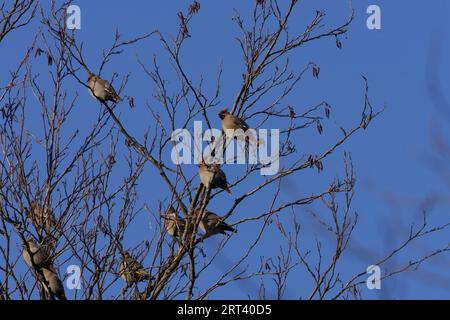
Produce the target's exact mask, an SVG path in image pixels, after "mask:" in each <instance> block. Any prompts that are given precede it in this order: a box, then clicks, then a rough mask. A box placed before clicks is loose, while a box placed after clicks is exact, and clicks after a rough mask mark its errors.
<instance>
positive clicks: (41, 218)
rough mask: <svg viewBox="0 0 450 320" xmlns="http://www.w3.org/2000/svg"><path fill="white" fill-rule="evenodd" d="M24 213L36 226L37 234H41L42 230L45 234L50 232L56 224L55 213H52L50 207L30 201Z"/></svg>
mask: <svg viewBox="0 0 450 320" xmlns="http://www.w3.org/2000/svg"><path fill="white" fill-rule="evenodd" d="M26 214H27V217H28V218H29V219H30V220H31V223H32V224H33V225H34V227H35V228H36V230H37V233H38V235H39V236H42V235H43V232H42V231H43V230H44V231H45V232H46V234H50V233H51V232H52V229H53V228H54V227H55V226H56V220H55V215H54V214H53V209H52V208H47V207H44V206H41V205H39V204H37V203H36V202H34V201H32V202H31V203H30V208H29V209H27V211H26Z"/></svg>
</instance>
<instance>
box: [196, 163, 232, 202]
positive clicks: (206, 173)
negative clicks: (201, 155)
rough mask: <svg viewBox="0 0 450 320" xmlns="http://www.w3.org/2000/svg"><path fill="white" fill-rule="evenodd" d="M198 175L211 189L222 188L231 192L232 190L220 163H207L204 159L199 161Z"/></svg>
mask: <svg viewBox="0 0 450 320" xmlns="http://www.w3.org/2000/svg"><path fill="white" fill-rule="evenodd" d="M198 166H199V169H198V175H199V176H200V181H201V182H202V184H203V185H204V186H205V187H206V188H208V187H210V189H211V190H212V189H216V188H220V189H222V190H225V191H226V192H228V193H229V194H231V190H230V188H229V187H228V182H227V177H226V175H225V173H224V172H223V171H222V169H220V165H218V164H206V163H205V161H204V160H202V161H201V162H200V163H199V165H198Z"/></svg>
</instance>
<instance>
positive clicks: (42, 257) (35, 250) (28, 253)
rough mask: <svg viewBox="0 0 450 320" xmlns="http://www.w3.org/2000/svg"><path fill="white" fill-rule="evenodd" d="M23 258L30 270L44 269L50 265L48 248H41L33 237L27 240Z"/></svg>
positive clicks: (24, 245)
mask: <svg viewBox="0 0 450 320" xmlns="http://www.w3.org/2000/svg"><path fill="white" fill-rule="evenodd" d="M22 257H23V260H25V263H26V264H27V265H28V267H30V268H33V267H35V268H42V267H44V266H45V265H46V264H49V263H50V252H49V250H48V248H47V247H46V246H42V247H39V246H38V245H37V244H36V242H34V240H33V238H31V237H30V238H27V239H26V243H24V244H23V249H22ZM32 261H33V262H34V265H33V263H32Z"/></svg>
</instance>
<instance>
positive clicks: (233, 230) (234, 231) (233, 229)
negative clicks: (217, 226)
mask: <svg viewBox="0 0 450 320" xmlns="http://www.w3.org/2000/svg"><path fill="white" fill-rule="evenodd" d="M225 231H230V232H233V233H237V230H236V229H235V228H233V227H231V226H229V225H227V224H225V225H224V226H223V234H226V233H225Z"/></svg>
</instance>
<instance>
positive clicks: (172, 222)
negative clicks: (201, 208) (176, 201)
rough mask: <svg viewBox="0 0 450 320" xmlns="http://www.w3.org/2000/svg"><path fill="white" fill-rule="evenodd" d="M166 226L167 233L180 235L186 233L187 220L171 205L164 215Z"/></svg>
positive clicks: (175, 235)
mask: <svg viewBox="0 0 450 320" xmlns="http://www.w3.org/2000/svg"><path fill="white" fill-rule="evenodd" d="M164 226H165V227H166V230H167V233H168V234H170V235H171V236H172V237H180V236H182V235H183V233H184V228H185V227H186V221H184V219H182V218H180V217H179V216H178V213H177V212H176V211H175V209H174V208H173V207H172V206H170V208H169V209H168V210H167V212H166V214H165V216H164Z"/></svg>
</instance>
